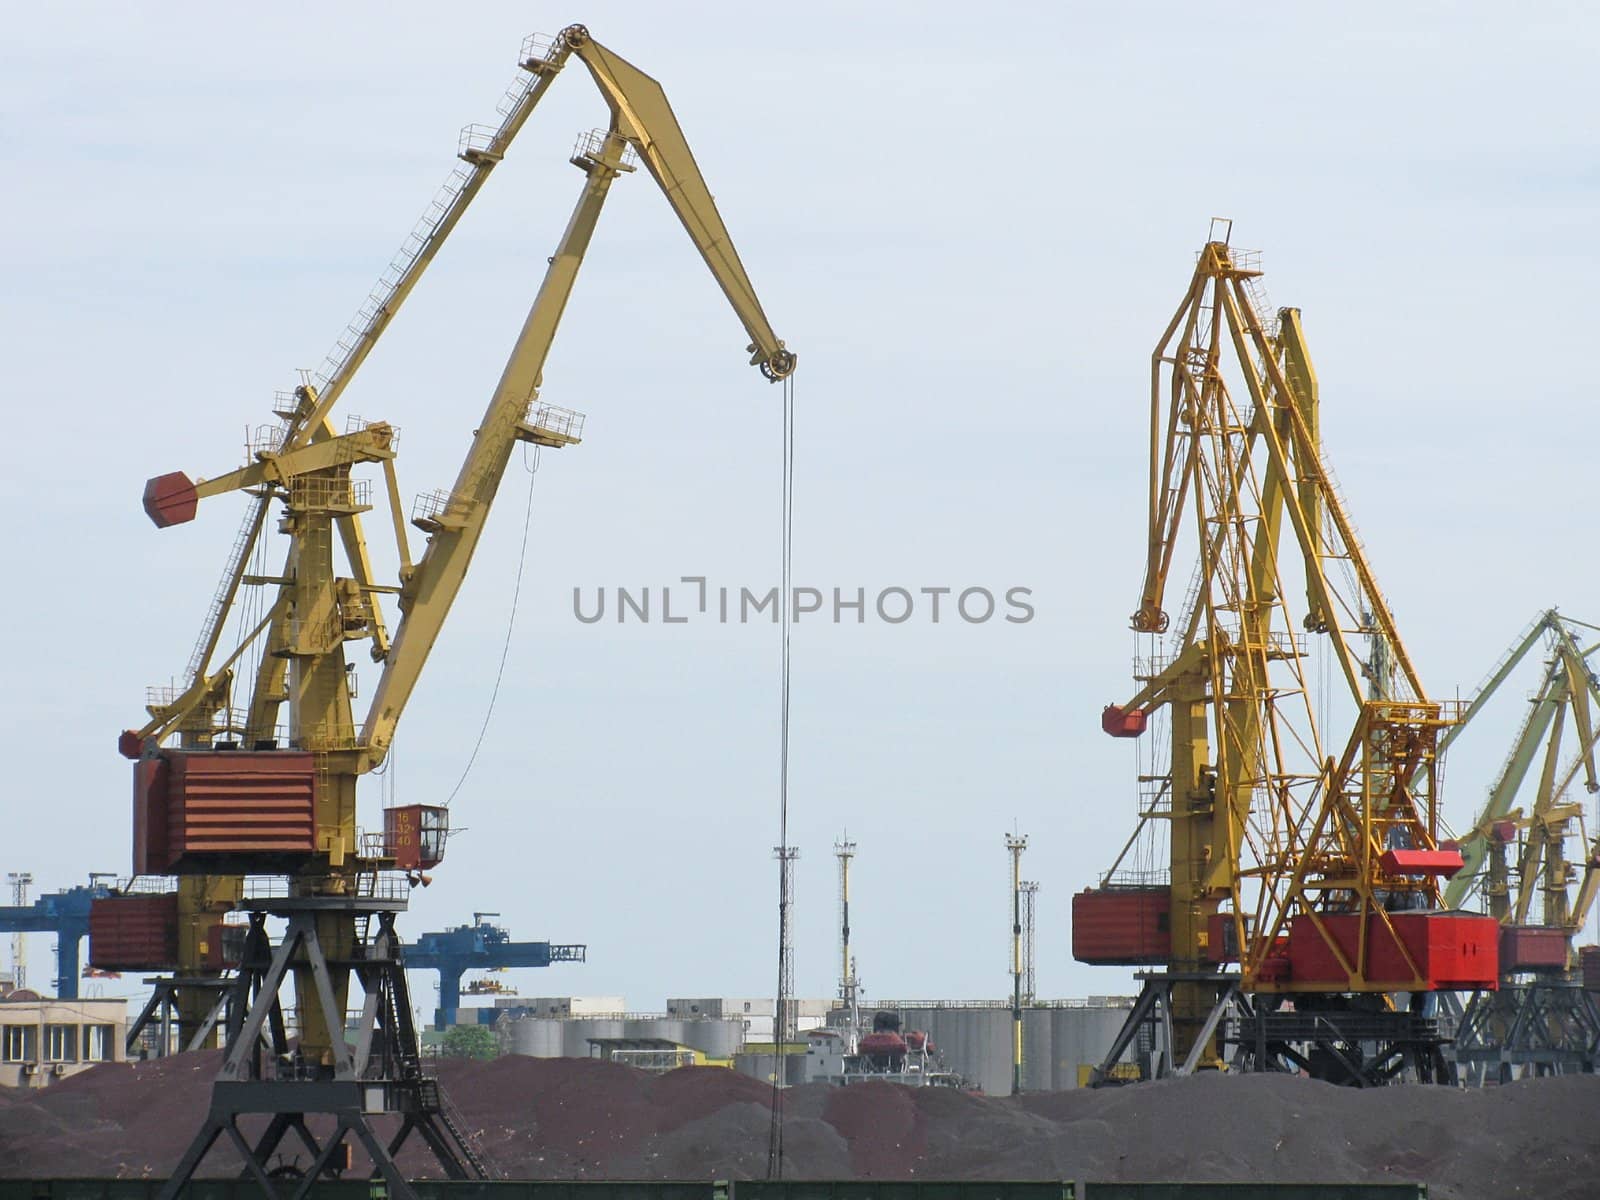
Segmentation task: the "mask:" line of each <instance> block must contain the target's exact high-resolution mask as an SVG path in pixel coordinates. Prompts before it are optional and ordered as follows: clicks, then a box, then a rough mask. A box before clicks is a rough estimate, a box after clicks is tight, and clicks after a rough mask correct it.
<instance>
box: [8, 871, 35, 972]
mask: <svg viewBox="0 0 1600 1200" xmlns="http://www.w3.org/2000/svg"><path fill="white" fill-rule="evenodd" d="M6 882H7V883H9V884H10V885H11V903H12V904H14V905H16V906H17V907H18V908H24V907H26V906H27V903H28V886H29V885H30V884H31V883H33V876H32V875H31V874H29V873H28V872H27V871H7V872H6ZM11 976H12V978H11V983H12V986H14V987H18V988H20V987H23V986H24V985H26V984H27V982H28V935H27V934H25V933H22V932H17V933H14V934H12V935H11Z"/></svg>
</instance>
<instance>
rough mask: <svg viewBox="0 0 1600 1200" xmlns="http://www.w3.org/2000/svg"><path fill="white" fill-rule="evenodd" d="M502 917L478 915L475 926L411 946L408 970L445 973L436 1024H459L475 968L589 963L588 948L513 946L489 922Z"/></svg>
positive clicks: (459, 927)
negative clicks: (466, 980)
mask: <svg viewBox="0 0 1600 1200" xmlns="http://www.w3.org/2000/svg"><path fill="white" fill-rule="evenodd" d="M499 915H500V914H499V913H490V912H475V913H473V914H472V924H470V925H457V926H456V927H455V928H454V929H446V930H442V931H441V932H438V933H425V934H423V935H422V936H421V937H419V938H418V939H417V940H416V942H415V944H412V945H408V946H406V947H405V964H406V969H407V970H412V971H437V972H439V1007H438V1010H437V1011H436V1012H435V1013H434V1023H435V1024H436V1025H437V1026H439V1027H440V1028H444V1027H445V1026H447V1025H454V1024H455V1023H456V1010H457V1009H459V1008H460V1007H461V976H462V975H464V974H466V973H467V972H468V971H472V970H480V971H482V970H495V969H501V968H505V967H548V966H549V965H550V964H551V963H563V962H585V961H586V960H587V959H586V956H587V954H588V947H587V946H584V945H561V944H557V943H551V942H513V941H512V940H511V934H510V932H509V931H507V930H506V928H505V927H504V926H503V925H494V924H491V923H490V922H489V920H488V919H487V918H489V917H498V916H499Z"/></svg>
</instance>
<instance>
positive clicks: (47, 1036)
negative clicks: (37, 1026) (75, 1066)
mask: <svg viewBox="0 0 1600 1200" xmlns="http://www.w3.org/2000/svg"><path fill="white" fill-rule="evenodd" d="M44 1058H45V1061H46V1062H77V1061H78V1027H77V1026H76V1025H46V1026H45V1027H44Z"/></svg>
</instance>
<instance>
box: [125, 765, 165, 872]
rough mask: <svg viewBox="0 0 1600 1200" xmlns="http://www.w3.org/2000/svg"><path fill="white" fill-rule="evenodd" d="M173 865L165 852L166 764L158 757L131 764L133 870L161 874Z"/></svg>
mask: <svg viewBox="0 0 1600 1200" xmlns="http://www.w3.org/2000/svg"><path fill="white" fill-rule="evenodd" d="M171 866H172V856H171V854H169V853H168V852H167V764H166V762H165V761H163V760H162V759H159V758H146V759H141V760H139V761H138V762H136V763H134V764H133V873H134V874H135V875H160V874H163V873H165V872H166V871H167V869H168V868H169V867H171Z"/></svg>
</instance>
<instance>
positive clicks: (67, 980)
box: [0, 873, 116, 1000]
mask: <svg viewBox="0 0 1600 1200" xmlns="http://www.w3.org/2000/svg"><path fill="white" fill-rule="evenodd" d="M115 879H116V876H114V875H104V874H98V873H91V874H90V876H89V883H88V885H87V886H81V887H70V888H68V889H67V890H66V891H64V892H51V893H49V894H48V895H44V896H40V897H39V898H38V899H37V900H35V901H34V902H33V903H32V904H22V905H17V904H7V905H0V933H53V934H55V935H56V978H55V986H56V995H57V996H59V997H60V998H61V999H63V1000H76V999H77V998H78V973H79V967H78V964H79V962H80V961H81V958H80V955H79V950H78V947H79V943H80V942H82V941H83V939H84V938H86V937H88V936H89V905H90V904H91V903H92V902H93V901H95V900H103V899H105V898H106V897H107V896H109V895H111V885H110V884H108V883H104V882H102V880H113V881H114V880H115Z"/></svg>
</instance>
